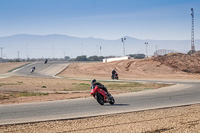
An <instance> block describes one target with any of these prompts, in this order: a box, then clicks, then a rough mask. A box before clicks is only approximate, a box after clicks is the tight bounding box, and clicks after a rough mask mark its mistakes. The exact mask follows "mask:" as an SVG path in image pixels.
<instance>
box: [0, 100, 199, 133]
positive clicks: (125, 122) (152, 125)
mask: <svg viewBox="0 0 200 133" xmlns="http://www.w3.org/2000/svg"><path fill="white" fill-rule="evenodd" d="M199 110H200V104H197V105H190V106H183V107H173V108H166V109H155V110H147V111H140V112H131V113H124V114H113V115H106V116H99V117H91V118H83V119H74V120H61V121H49V122H40V123H29V124H20V125H9V126H0V133H5V132H13V133H21V132H23V133H30V132H34V133H58V132H59V133H61V132H63V133H67V132H70V133H96V132H108V133H113V132H119V133H122V132H123V133H130V132H134V133H160V132H165V133H172V132H173V133H183V132H188V133H194V132H199V131H200V117H199V116H200V111H199Z"/></svg>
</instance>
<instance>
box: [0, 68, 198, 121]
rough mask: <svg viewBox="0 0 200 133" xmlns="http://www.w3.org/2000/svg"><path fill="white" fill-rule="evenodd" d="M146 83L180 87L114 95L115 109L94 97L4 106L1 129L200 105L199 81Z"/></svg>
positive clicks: (1, 112) (0, 111) (0, 108)
mask: <svg viewBox="0 0 200 133" xmlns="http://www.w3.org/2000/svg"><path fill="white" fill-rule="evenodd" d="M35 65H36V64H35ZM36 69H37V67H36ZM145 81H146V82H166V83H174V84H176V85H174V86H170V87H164V88H161V89H158V90H150V91H143V92H134V93H127V94H118V95H114V98H115V101H116V103H115V104H114V105H109V104H105V105H104V106H101V105H99V104H98V103H97V102H96V100H95V99H94V98H92V97H90V98H79V99H70V100H60V101H50V102H42V103H24V104H13V105H1V106H0V125H4V124H13V123H24V122H37V121H45V120H57V119H74V118H80V117H88V116H97V115H105V114H113V113H123V112H131V111H140V110H147V109H155V108H165V107H172V106H181V105H188V104H194V103H200V82H199V81H194V82H192V81H148V80H145ZM142 82H143V81H142Z"/></svg>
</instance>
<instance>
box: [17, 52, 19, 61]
mask: <svg viewBox="0 0 200 133" xmlns="http://www.w3.org/2000/svg"><path fill="white" fill-rule="evenodd" d="M17 57H18V60H19V51H17Z"/></svg>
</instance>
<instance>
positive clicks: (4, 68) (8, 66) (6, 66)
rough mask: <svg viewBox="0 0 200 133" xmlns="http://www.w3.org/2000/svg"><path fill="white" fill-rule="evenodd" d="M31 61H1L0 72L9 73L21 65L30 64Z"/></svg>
mask: <svg viewBox="0 0 200 133" xmlns="http://www.w3.org/2000/svg"><path fill="white" fill-rule="evenodd" d="M28 63H29V62H6V63H0V68H1V69H0V74H4V73H8V72H9V71H11V70H13V69H16V68H18V67H20V66H23V65H25V64H28Z"/></svg>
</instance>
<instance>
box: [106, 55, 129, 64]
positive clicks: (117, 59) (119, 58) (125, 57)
mask: <svg viewBox="0 0 200 133" xmlns="http://www.w3.org/2000/svg"><path fill="white" fill-rule="evenodd" d="M128 59H130V57H129V56H124V57H116V58H107V59H103V63H106V62H112V61H119V60H128Z"/></svg>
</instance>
